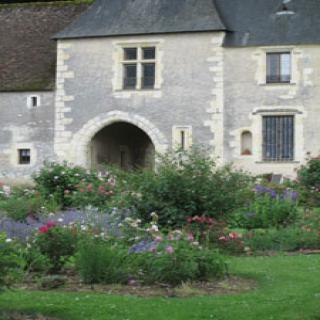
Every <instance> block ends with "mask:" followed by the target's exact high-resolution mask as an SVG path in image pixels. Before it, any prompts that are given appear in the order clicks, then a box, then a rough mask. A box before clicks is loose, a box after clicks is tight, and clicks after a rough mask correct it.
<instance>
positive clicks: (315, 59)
mask: <svg viewBox="0 0 320 320" xmlns="http://www.w3.org/2000/svg"><path fill="white" fill-rule="evenodd" d="M273 51H280V52H284V51H285V52H286V51H291V53H292V83H290V84H266V80H265V79H266V52H273ZM319 52H320V46H295V47H291V46H289V47H276V48H274V47H259V48H254V47H252V48H226V49H225V50H224V57H225V60H224V65H225V72H224V91H225V100H224V101H225V106H226V107H225V117H224V128H225V129H224V130H225V139H224V150H225V160H226V161H233V162H234V163H235V164H236V165H237V166H239V167H242V168H244V169H246V170H249V171H251V172H254V173H257V174H260V173H271V172H273V173H282V174H285V175H288V176H294V175H295V169H296V168H298V167H299V166H300V165H301V164H303V163H304V162H305V158H306V155H307V153H308V152H310V153H311V154H312V155H314V156H316V155H318V154H319V152H320V131H319V130H318V126H319V125H318V123H319V115H320V105H319V101H320V90H319V85H320V76H319V70H320V56H319ZM263 115H294V117H295V139H294V140H295V159H294V160H295V161H293V162H283V163H268V162H263V161H262V116H263ZM244 131H250V132H251V133H252V137H253V140H252V143H253V149H252V155H241V141H240V137H241V133H242V132H244Z"/></svg>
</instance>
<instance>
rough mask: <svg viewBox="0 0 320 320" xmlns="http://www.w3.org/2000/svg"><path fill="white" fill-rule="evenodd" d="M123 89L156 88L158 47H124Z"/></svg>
mask: <svg viewBox="0 0 320 320" xmlns="http://www.w3.org/2000/svg"><path fill="white" fill-rule="evenodd" d="M122 68H123V89H125V90H143V89H154V87H155V77H156V48H155V47H130V48H123V60H122Z"/></svg>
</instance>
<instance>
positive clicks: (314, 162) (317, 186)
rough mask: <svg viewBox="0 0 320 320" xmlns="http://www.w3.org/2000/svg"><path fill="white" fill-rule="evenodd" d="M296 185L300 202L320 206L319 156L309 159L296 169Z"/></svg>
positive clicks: (310, 205)
mask: <svg viewBox="0 0 320 320" xmlns="http://www.w3.org/2000/svg"><path fill="white" fill-rule="evenodd" d="M298 186H300V188H301V200H302V203H303V204H305V205H307V206H309V207H317V206H320V158H316V159H310V160H309V161H308V163H307V164H306V165H304V166H302V167H301V168H300V169H299V171H298Z"/></svg>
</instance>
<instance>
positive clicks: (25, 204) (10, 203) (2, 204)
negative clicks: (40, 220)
mask: <svg viewBox="0 0 320 320" xmlns="http://www.w3.org/2000/svg"><path fill="white" fill-rule="evenodd" d="M42 206H43V200H42V199H41V198H40V197H36V196H34V197H29V196H14V195H13V196H10V197H8V198H6V199H4V200H2V201H0V211H3V212H4V213H5V214H6V216H8V217H10V218H12V219H13V220H16V221H24V220H26V218H27V217H28V215H30V214H34V213H36V212H38V211H40V210H41V207H42Z"/></svg>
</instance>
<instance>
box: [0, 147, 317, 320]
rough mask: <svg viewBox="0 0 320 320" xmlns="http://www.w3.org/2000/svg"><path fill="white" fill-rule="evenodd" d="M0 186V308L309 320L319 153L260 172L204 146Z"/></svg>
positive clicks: (64, 315) (54, 166) (24, 315)
mask: <svg viewBox="0 0 320 320" xmlns="http://www.w3.org/2000/svg"><path fill="white" fill-rule="evenodd" d="M157 163H158V164H157V170H156V171H151V170H147V169H144V170H142V169H141V170H135V171H122V170H120V169H119V168H116V167H106V168H105V170H104V171H103V172H96V171H94V170H86V169H84V168H81V167H77V166H73V165H72V164H68V163H46V164H44V166H43V168H42V169H41V170H40V171H39V172H37V173H35V174H34V176H33V181H34V183H33V184H32V186H17V187H12V186H8V185H4V184H0V319H5V320H7V319H12V320H15V319H17V320H18V319H68V320H69V319H147V318H150V317H153V318H154V319H168V318H170V319H231V318H233V317H237V319H257V318H258V317H259V318H260V319H311V320H316V319H320V303H319V302H320V300H319V299H320V289H319V288H320V280H319V279H320V277H319V276H320V268H319V263H320V256H319V255H318V253H320V160H319V159H310V160H309V161H308V163H307V164H306V165H305V166H302V167H301V168H300V169H299V170H298V171H297V179H296V180H294V181H293V180H289V179H283V181H282V182H281V183H273V182H272V176H271V175H264V176H258V177H256V176H252V175H249V174H248V173H246V172H243V171H240V170H236V169H235V168H233V167H232V166H224V167H221V166H216V164H215V162H214V160H212V159H211V158H210V157H209V156H208V154H207V153H206V151H205V150H202V149H200V148H194V149H193V150H191V151H189V152H180V151H179V152H174V153H171V154H166V155H162V156H159V159H158V162H157Z"/></svg>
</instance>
